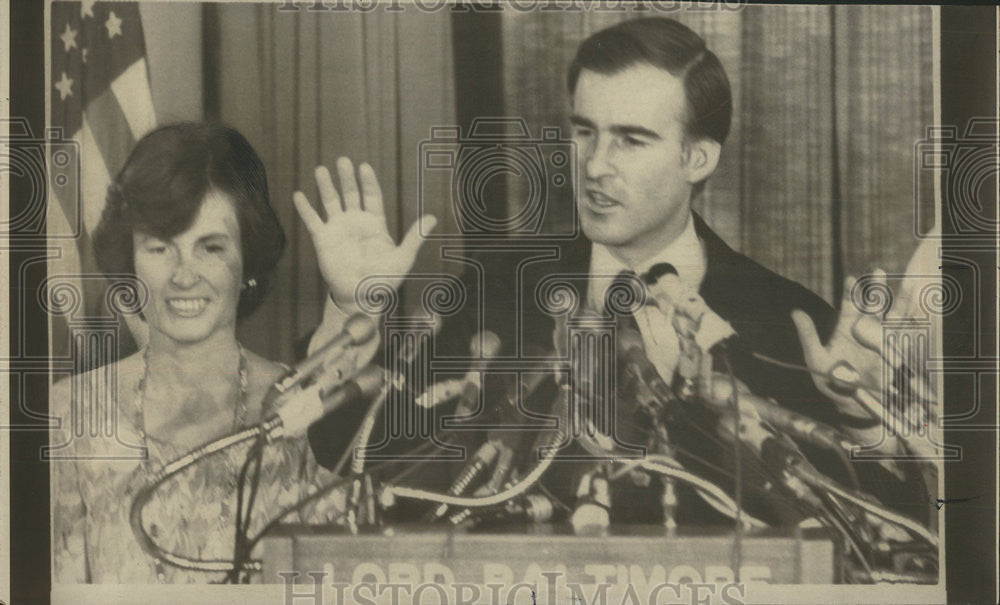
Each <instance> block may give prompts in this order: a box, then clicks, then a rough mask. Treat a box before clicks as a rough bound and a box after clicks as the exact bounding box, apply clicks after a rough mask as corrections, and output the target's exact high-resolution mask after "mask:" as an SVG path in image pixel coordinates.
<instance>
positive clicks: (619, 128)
mask: <svg viewBox="0 0 1000 605" xmlns="http://www.w3.org/2000/svg"><path fill="white" fill-rule="evenodd" d="M569 121H570V123H571V124H573V125H574V126H583V127H584V128H592V129H595V130H596V129H597V125H596V124H594V123H593V122H592V121H590V120H588V119H587V118H585V117H583V116H580V115H577V114H573V115H571V116H570V117H569ZM610 130H611V132H612V133H614V134H616V135H619V136H623V135H624V136H641V137H645V138H647V139H652V140H656V141H659V140H660V139H662V138H663V137H661V136H660V135H659V133H657V132H655V131H653V130H650V129H648V128H644V127H642V126H635V125H633V124H615V125H613V126H611V128H610Z"/></svg>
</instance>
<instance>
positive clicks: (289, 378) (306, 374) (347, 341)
mask: <svg viewBox="0 0 1000 605" xmlns="http://www.w3.org/2000/svg"><path fill="white" fill-rule="evenodd" d="M373 336H375V322H374V321H372V319H371V318H370V317H368V316H367V315H364V314H362V313H356V314H354V315H352V316H350V317H349V318H347V321H345V322H344V327H343V329H342V330H341V331H340V333H339V334H337V335H336V336H334V337H333V338H332V339H331V340H330V342H328V343H326V344H325V345H323V346H322V347H320V348H319V349H317V350H316V351H315V352H314V353H313V354H312V355H310V356H308V357H307V358H306V359H304V360H302V361H301V362H299V363H298V364H297V365H296V366H295V367H294V368H292V370H291V371H289V372H288V373H287V374H285V376H283V377H282V378H281V379H279V380H278V381H277V382H275V383H274V385H273V386H272V387H271V388H272V389H273V390H275V391H277V393H278V394H284V393H286V392H288V391H289V389H291V388H293V387H295V386H297V385H299V384H300V383H302V382H303V381H305V380H307V379H309V378H311V377H312V376H313V375H314V374H315V373H316V372H317V371H319V370H320V369H321V368H322V367H323V366H324V365H325V364H326V363H328V362H330V361H333V360H335V359H337V358H339V357H340V356H341V355H343V354H344V351H346V350H347V349H348V348H350V347H358V346H361V345H363V344H365V343H367V342H368V341H369V340H371V339H372V337H373ZM336 378H337V379H339V378H340V376H337V377H336ZM327 386H329V385H327Z"/></svg>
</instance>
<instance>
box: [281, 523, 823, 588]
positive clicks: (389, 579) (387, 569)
mask: <svg viewBox="0 0 1000 605" xmlns="http://www.w3.org/2000/svg"><path fill="white" fill-rule="evenodd" d="M740 543H741V548H740V555H739V559H738V560H739V568H740V574H739V583H741V584H744V585H745V584H751V583H755V582H766V583H773V584H831V583H835V582H837V581H838V580H839V579H840V573H839V570H838V568H837V565H836V561H837V560H838V557H837V553H836V552H835V546H834V543H833V541H832V540H831V539H830V537H829V536H828V534H827V533H826V532H825V531H823V530H819V529H806V530H798V529H796V530H777V529H768V530H763V531H759V532H747V533H744V534H743V535H742V537H741V539H740ZM734 545H735V541H734V536H733V534H732V532H731V531H729V530H727V531H719V530H703V531H695V530H687V531H678V532H675V534H674V535H670V536H668V535H667V534H666V531H665V529H664V528H663V527H662V526H624V527H618V528H613V529H612V530H611V531H610V532H609V534H608V535H605V536H593V537H590V536H576V535H573V534H572V532H571V531H570V529H569V528H568V527H562V526H553V525H531V526H523V525H522V526H514V527H509V528H504V529H503V530H495V531H489V532H485V531H474V532H470V531H463V530H460V529H452V530H449V528H447V527H440V526H430V525H424V526H394V527H392V528H388V529H387V528H381V529H379V530H378V531H372V530H368V531H367V532H363V533H361V534H359V535H350V534H349V533H347V532H346V531H344V530H342V529H340V528H328V527H311V526H295V525H288V526H282V527H279V528H277V529H276V530H275V532H273V533H272V534H271V535H269V536H268V537H266V538H264V540H263V564H264V567H263V578H262V581H263V582H265V583H282V582H291V581H292V579H291V578H292V576H296V575H297V577H296V578H295V579H294V582H295V583H303V582H305V583H309V582H312V581H313V580H312V579H310V577H309V575H310V574H313V576H314V577H315V578H316V579H319V578H322V580H321V581H322V582H323V583H325V584H328V585H329V584H332V583H346V584H349V585H356V584H363V583H369V584H373V585H386V584H396V585H399V584H408V585H412V586H417V585H420V584H429V583H435V584H443V585H448V584H456V583H457V584H463V583H467V584H476V585H481V586H489V585H491V584H503V585H506V586H511V585H516V584H518V583H523V582H528V583H530V582H533V581H537V582H540V583H541V584H543V585H544V584H545V583H546V582H548V581H559V582H562V583H564V584H565V583H580V584H588V585H594V584H601V583H602V582H603V583H610V584H632V585H640V586H645V587H647V588H649V587H652V586H654V585H657V584H663V583H667V584H670V585H685V584H715V585H723V584H727V583H730V584H731V583H734V582H736V573H735V572H734V569H733V566H734V563H735V562H736V561H737V558H736V554H735V549H734ZM296 572H297V574H296ZM320 574H321V575H320ZM543 574H549V575H548V576H546V575H543ZM643 602H645V598H643Z"/></svg>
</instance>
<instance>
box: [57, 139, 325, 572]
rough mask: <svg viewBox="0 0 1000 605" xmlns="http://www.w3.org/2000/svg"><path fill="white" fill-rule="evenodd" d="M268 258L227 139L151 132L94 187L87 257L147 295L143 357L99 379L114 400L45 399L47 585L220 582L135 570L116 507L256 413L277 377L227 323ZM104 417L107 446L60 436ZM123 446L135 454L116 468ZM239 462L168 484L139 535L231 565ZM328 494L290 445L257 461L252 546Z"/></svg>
mask: <svg viewBox="0 0 1000 605" xmlns="http://www.w3.org/2000/svg"><path fill="white" fill-rule="evenodd" d="M283 246H284V234H283V232H282V229H281V226H280V225H279V224H278V221H277V219H276V218H275V214H274V212H273V211H272V209H271V205H270V202H269V198H268V187H267V177H266V175H265V172H264V168H263V165H262V164H261V161H260V159H259V157H258V156H257V154H256V152H254V150H253V148H252V147H251V146H250V144H249V143H248V142H247V141H246V139H245V138H244V137H243V136H242V135H241V134H239V133H238V132H236V131H235V130H233V129H231V128H228V127H225V126H220V125H210V124H197V123H183V124H175V125H170V126H164V127H162V128H159V129H157V130H155V131H154V132H152V133H150V134H149V135H147V136H146V137H145V138H143V139H142V140H141V141H140V142H139V143H138V144H137V146H136V148H135V149H134V150H133V151H132V153H131V155H130V156H129V158H128V160H127V162H126V163H125V166H124V167H123V168H122V170H121V172H120V173H119V174H118V176H117V178H116V179H115V181H114V182H113V183H112V185H111V186H110V188H109V192H108V201H107V205H106V207H105V210H104V213H103V215H102V217H101V223H100V225H99V226H98V228H97V230H96V231H95V234H94V248H95V253H96V256H97V260H98V264H99V265H100V267H101V269H102V270H103V271H105V272H106V273H109V274H131V275H134V276H135V278H136V280H137V281H138V282H140V283H141V284H142V286H143V289H144V290H146V291H147V292H148V294H149V297H148V301H147V303H146V305H145V307H144V308H143V309H142V315H143V318H144V319H145V320H146V322H147V324H148V326H149V343H148V345H147V346H145V347H144V348H143V349H142V350H140V351H139V352H137V353H136V354H134V355H132V356H130V357H127V358H125V359H122V360H121V361H119V362H116V363H115V364H114V366H113V367H112V368H111V369H110V372H108V371H107V370H105V371H104V372H103V373H102V374H101V375H102V376H111V377H112V380H115V381H116V382H117V384H116V385H115V387H116V388H112V389H105V390H97V389H92V388H87V385H90V384H91V383H92V382H94V381H93V380H91V379H89V378H88V376H87V375H82V376H77V377H74V378H73V379H71V380H68V381H63V382H61V383H58V384H56V385H55V387H54V388H53V394H52V398H51V401H52V406H53V409H54V410H55V412H56V416H57V417H59V418H60V419H61V427H62V428H61V429H60V430H56V431H55V432H54V433H55V434H54V435H53V450H54V451H56V452H57V455H56V456H54V457H56V458H60V459H62V460H59V461H57V462H56V463H54V464H53V465H52V466H53V475H54V492H53V493H54V501H55V505H54V511H53V540H54V544H53V552H54V554H55V579H56V582H57V583H68V582H111V583H118V582H129V583H142V582H156V581H167V582H198V581H209V580H212V579H219V578H211V577H208V576H206V575H204V574H200V573H197V572H187V571H182V570H178V569H172V568H166V567H164V566H163V565H162V564H161V563H160V562H159V561H156V560H153V559H152V558H150V557H148V556H146V555H145V554H144V553H143V551H142V549H141V548H140V546H139V544H138V543H137V542H136V541H135V540H134V539H133V537H132V532H131V531H130V529H129V520H128V511H129V505H130V504H131V499H132V496H133V495H134V494H136V493H137V492H138V491H139V490H140V489H141V488H142V487H143V486H145V485H146V482H147V481H148V480H149V479H150V477H152V476H153V474H155V473H156V472H157V471H158V470H159V469H161V468H162V467H163V466H164V465H165V464H166V463H168V462H170V461H171V460H174V459H176V458H177V457H179V456H180V455H182V454H184V453H185V452H187V451H189V450H191V449H193V448H195V447H197V446H199V445H201V444H204V443H206V442H208V441H210V440H213V439H216V438H218V437H220V436H223V435H226V434H228V433H230V432H233V431H236V430H238V429H241V428H245V427H247V426H251V425H253V424H256V423H258V422H260V420H261V419H263V418H264V417H265V416H267V415H268V414H269V412H270V410H268V409H265V407H264V404H263V403H262V401H263V399H264V395H265V393H266V392H267V390H268V388H269V386H270V385H271V384H272V383H273V382H274V381H275V380H276V379H277V378H278V377H280V376H281V374H282V373H283V371H284V370H283V367H282V366H281V365H280V364H276V363H273V362H271V361H268V360H266V359H264V358H262V357H259V356H257V355H255V354H253V353H252V352H250V351H247V350H245V349H244V348H243V346H242V345H240V343H239V342H238V341H237V339H236V322H237V319H239V318H242V317H245V316H246V315H248V314H249V313H250V312H251V311H253V310H254V309H255V308H256V307H257V305H258V304H259V303H260V301H261V298H262V296H263V295H264V293H265V291H266V288H267V284H268V281H269V279H268V278H269V276H270V274H271V272H272V271H273V269H274V266H275V264H276V263H277V261H278V259H279V257H280V256H281V252H282V248H283ZM95 376H96V374H95ZM105 394H106V398H107V399H108V401H104V400H102V399H104V398H105ZM109 412H110V413H111V414H112V415H115V416H117V421H116V424H115V425H114V426H116V428H117V433H116V434H115V435H114V439H111V440H109V439H103V440H102V439H100V438H95V436H94V435H89V434H79V433H78V432H74V431H73V430H71V428H72V427H77V426H81V425H82V423H81V422H78V420H79V419H82V418H88V417H91V416H92V415H94V414H98V415H101V414H105V413H109ZM108 442H113V443H114V444H115V445H117V446H118V449H116V450H114V451H111V450H110V449H109V448H108V447H106V446H105V444H106V443H108ZM123 444H126V445H129V446H133V447H134V448H135V451H136V452H139V455H136V456H134V457H131V458H130V459H127V460H123V459H121V458H122V456H121V446H122V445H123ZM245 455H246V449H245V448H244V449H239V448H234V449H231V450H227V451H226V452H224V453H223V455H222V456H219V457H215V458H210V459H208V460H206V461H204V462H203V463H202V464H200V465H198V466H197V467H195V468H194V469H193V470H191V471H189V472H188V473H187V474H185V475H181V476H180V477H179V478H178V479H176V480H175V481H173V482H170V483H169V489H167V488H166V486H165V489H163V490H160V492H158V494H157V496H158V497H157V498H155V499H154V500H153V501H152V502H151V503H150V504H149V506H148V507H147V509H146V514H145V515H144V520H145V524H146V528H145V529H146V531H147V533H148V534H149V535H150V536H151V537H152V538H153V539H154V540H156V541H157V542H158V543H159V544H160V545H161V546H162V547H163V548H165V549H166V550H168V551H171V552H175V553H180V554H186V555H189V556H194V557H197V558H200V559H229V558H232V557H233V527H234V524H233V523H234V522H233V519H234V518H235V516H236V511H235V500H236V498H235V497H234V496H235V490H236V483H237V481H236V479H237V475H238V471H239V468H240V464H241V463H242V461H243V459H244V457H245ZM114 457H117V458H118V459H113V458H114ZM126 458H128V457H126ZM330 480H332V475H330V474H328V473H326V472H325V471H322V470H319V469H317V466H316V464H315V462H314V461H313V460H312V458H311V454H310V453H309V449H308V447H306V444H305V442H304V441H301V440H300V441H295V440H285V441H282V442H279V443H277V444H274V445H272V446H269V447H268V448H267V450H266V453H265V455H264V458H263V463H262V468H261V482H260V487H259V492H258V498H257V501H258V502H259V503H260V504H259V506H258V508H257V509H256V511H255V513H256V514H255V518H254V519H253V521H252V523H251V528H250V531H251V533H254V532H256V531H258V530H259V529H260V528H261V527H262V526H263V525H264V524H265V523H266V522H267V521H269V520H270V519H271V518H272V517H273V516H274V514H275V513H276V512H277V511H278V510H280V509H282V508H284V507H285V506H287V505H289V504H290V503H293V502H295V501H297V500H299V499H300V498H302V497H303V496H304V495H305V494H306V492H307V490H308V489H309V488H310V487H315V485H316V484H318V483H325V482H328V481H330ZM340 508H341V507H340V505H339V498H337V497H336V496H334V497H332V498H328V499H327V500H326V501H325V502H321V503H319V504H318V505H316V506H314V507H313V508H311V509H309V510H308V511H306V512H304V513H302V515H304V516H305V517H307V518H308V519H309V520H311V521H315V522H322V521H326V520H328V519H330V518H331V517H335V516H336V514H337V512H338V511H339V510H340Z"/></svg>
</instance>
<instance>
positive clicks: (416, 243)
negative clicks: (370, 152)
mask: <svg viewBox="0 0 1000 605" xmlns="http://www.w3.org/2000/svg"><path fill="white" fill-rule="evenodd" d="M358 173H359V175H360V177H361V178H360V180H361V190H360V192H359V191H358V182H357V180H356V179H355V177H354V165H353V164H352V163H351V160H349V159H348V158H344V157H341V158H338V159H337V179H338V180H339V181H340V193H338V192H337V188H336V187H335V186H334V184H333V179H332V178H331V177H330V171H329V170H327V169H326V168H325V167H324V166H318V167H317V168H316V185H317V187H318V188H319V197H320V202H321V203H322V205H323V209H324V211H325V212H326V220H323V219H322V218H321V217H320V215H319V214H318V213H317V212H316V210H315V209H314V208H313V206H312V204H311V203H310V202H309V199H308V198H307V197H306V196H305V194H303V193H302V192H301V191H296V192H295V194H294V195H293V200H294V202H295V208H296V210H298V212H299V216H300V217H302V222H304V223H305V225H306V229H308V230H309V235H310V236H311V237H312V241H313V246H315V248H316V257H317V259H318V260H319V268H320V272H321V273H322V274H323V279H324V280H325V281H326V284H327V286H328V287H329V288H330V293H331V294H332V295H333V298H334V301H335V302H336V303H337V304H338V305H339V306H341V307H342V308H346V307H349V306H350V305H352V304H353V303H354V293H355V289H356V288H357V286H358V283H359V282H360V281H361V280H362V279H364V278H366V277H368V276H371V275H383V276H385V277H386V283H388V284H390V285H391V286H392V287H394V288H396V287H399V284H400V282H402V279H403V276H404V275H405V274H406V273H408V272H409V271H410V269H411V268H412V267H413V262H414V261H415V260H416V258H417V252H418V251H419V250H420V245H421V244H422V243H423V240H422V238H421V235H420V234H421V233H422V232H423V233H427V232H429V231H430V230H432V229H433V228H434V227H435V225H437V219H435V218H434V217H433V216H432V215H429V214H426V215H424V216H421V217H420V218H419V219H417V221H415V222H414V223H413V225H411V226H410V229H409V230H408V231H407V232H406V236H405V237H404V238H403V241H402V242H401V243H400V244H399V245H398V246H397V245H396V243H395V242H394V241H393V239H392V237H391V236H390V235H389V231H388V227H387V226H386V221H385V209H384V208H383V205H382V190H381V188H380V187H379V184H378V180H377V179H376V178H375V171H374V170H373V169H372V167H371V166H370V165H368V164H367V163H362V164H361V165H360V166H359V169H358Z"/></svg>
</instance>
